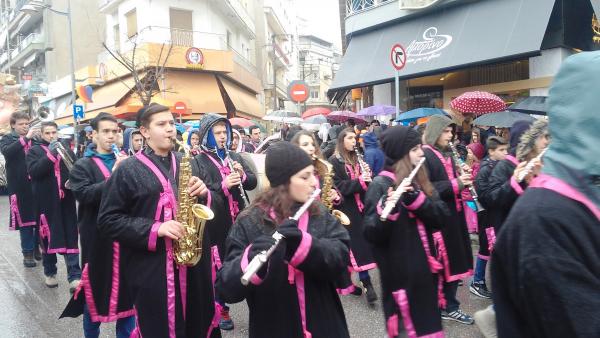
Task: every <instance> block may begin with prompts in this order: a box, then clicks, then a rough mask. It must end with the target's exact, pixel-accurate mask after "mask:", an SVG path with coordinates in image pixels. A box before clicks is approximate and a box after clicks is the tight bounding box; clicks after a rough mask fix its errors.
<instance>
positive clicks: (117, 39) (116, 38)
mask: <svg viewBox="0 0 600 338" xmlns="http://www.w3.org/2000/svg"><path fill="white" fill-rule="evenodd" d="M113 41H114V48H115V49H116V50H119V49H120V47H121V32H120V31H119V24H118V23H117V24H116V25H114V26H113Z"/></svg>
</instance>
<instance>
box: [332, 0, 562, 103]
mask: <svg viewBox="0 0 600 338" xmlns="http://www.w3.org/2000/svg"><path fill="white" fill-rule="evenodd" d="M553 6H554V0H486V1H477V2H473V3H470V4H465V5H461V6H455V7H452V8H450V9H444V10H441V11H439V12H434V13H432V14H430V15H426V16H422V17H419V18H416V19H414V20H411V21H406V22H402V23H397V24H395V25H392V26H388V27H384V28H379V29H377V30H374V31H371V32H368V33H364V34H361V35H355V36H353V37H352V39H351V41H350V44H349V46H348V48H347V50H346V54H345V55H344V57H343V60H342V64H341V67H340V71H339V72H338V73H337V74H336V76H335V79H334V81H333V84H332V86H331V89H330V90H329V96H330V97H332V96H333V95H335V92H338V91H340V90H346V89H350V88H357V87H364V86H367V85H374V84H380V83H386V82H391V81H393V78H394V75H395V69H394V68H393V67H392V63H391V49H392V46H393V45H395V44H397V43H398V44H400V45H402V46H403V48H404V50H405V52H406V62H405V66H404V68H403V69H402V70H400V77H401V78H403V79H408V78H415V77H420V76H425V75H430V74H435V73H442V72H445V71H451V70H455V69H458V68H464V67H468V66H472V65H476V64H483V63H493V62H498V61H502V60H507V59H514V58H517V57H524V56H527V55H532V54H535V53H539V50H540V47H541V44H542V40H543V38H544V33H545V31H546V27H547V26H548V21H549V19H550V14H551V13H552V8H553Z"/></svg>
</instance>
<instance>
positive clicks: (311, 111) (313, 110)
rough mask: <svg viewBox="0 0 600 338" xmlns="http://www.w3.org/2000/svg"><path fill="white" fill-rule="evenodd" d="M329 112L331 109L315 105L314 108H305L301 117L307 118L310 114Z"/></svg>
mask: <svg viewBox="0 0 600 338" xmlns="http://www.w3.org/2000/svg"><path fill="white" fill-rule="evenodd" d="M329 113H331V109H329V108H323V107H315V108H310V109H308V110H306V111H305V112H304V113H302V118H303V119H306V118H309V117H311V116H315V115H324V116H326V115H329Z"/></svg>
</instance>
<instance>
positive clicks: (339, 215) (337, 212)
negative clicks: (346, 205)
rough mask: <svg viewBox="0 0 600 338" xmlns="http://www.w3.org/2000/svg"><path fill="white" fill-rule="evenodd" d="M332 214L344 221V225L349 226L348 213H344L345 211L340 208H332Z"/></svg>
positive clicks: (341, 221)
mask: <svg viewBox="0 0 600 338" xmlns="http://www.w3.org/2000/svg"><path fill="white" fill-rule="evenodd" d="M331 214H332V215H333V216H334V217H335V218H337V219H338V221H340V223H342V225H343V226H349V225H350V218H348V216H346V214H344V213H343V212H341V211H339V210H331Z"/></svg>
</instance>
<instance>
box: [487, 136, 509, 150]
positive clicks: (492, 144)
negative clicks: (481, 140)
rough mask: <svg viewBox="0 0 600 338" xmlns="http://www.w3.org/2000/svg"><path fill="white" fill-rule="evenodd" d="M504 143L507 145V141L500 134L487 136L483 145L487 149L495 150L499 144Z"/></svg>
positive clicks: (502, 144)
mask: <svg viewBox="0 0 600 338" xmlns="http://www.w3.org/2000/svg"><path fill="white" fill-rule="evenodd" d="M505 145H508V142H506V140H505V139H503V138H502V137H500V136H490V137H488V139H487V141H486V142H485V147H486V148H487V149H488V150H496V149H498V147H499V146H505Z"/></svg>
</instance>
